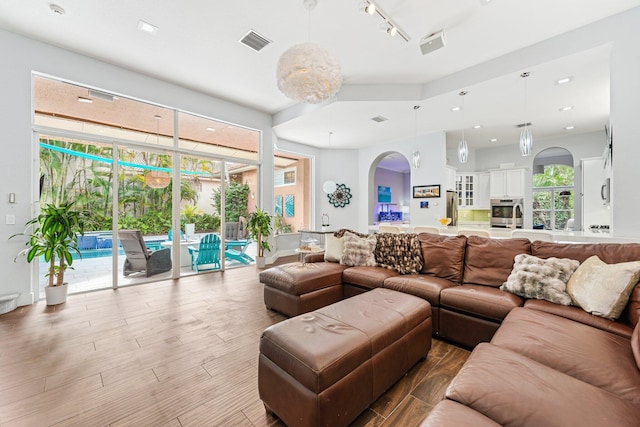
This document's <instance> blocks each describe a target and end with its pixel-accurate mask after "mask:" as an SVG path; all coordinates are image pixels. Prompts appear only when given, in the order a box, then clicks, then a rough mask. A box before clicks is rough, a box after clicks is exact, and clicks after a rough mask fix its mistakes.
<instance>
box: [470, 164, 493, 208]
mask: <svg viewBox="0 0 640 427" xmlns="http://www.w3.org/2000/svg"><path fill="white" fill-rule="evenodd" d="M490 181H491V178H490V174H489V172H482V173H479V174H478V178H477V183H476V192H475V196H474V199H473V207H474V208H476V209H491V198H490V197H489V193H490V188H489V186H490Z"/></svg>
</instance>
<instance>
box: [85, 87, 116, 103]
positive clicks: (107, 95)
mask: <svg viewBox="0 0 640 427" xmlns="http://www.w3.org/2000/svg"><path fill="white" fill-rule="evenodd" d="M89 96H90V97H92V98H97V99H103V100H105V101H109V102H113V95H111V94H110V93H104V92H100V91H97V90H93V89H89Z"/></svg>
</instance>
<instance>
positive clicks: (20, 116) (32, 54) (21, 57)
mask: <svg viewBox="0 0 640 427" xmlns="http://www.w3.org/2000/svg"><path fill="white" fill-rule="evenodd" d="M0 52H2V54H3V57H4V58H5V61H4V63H3V64H4V66H2V67H0V93H2V96H0V120H1V128H2V135H3V138H2V141H1V142H0V144H1V147H2V154H3V155H2V157H1V158H0V182H2V183H3V184H2V191H0V193H2V197H0V208H1V212H0V217H1V218H3V219H4V218H5V215H9V214H10V215H14V216H15V221H16V225H5V224H4V221H3V224H2V226H1V227H0V241H2V242H3V244H2V245H0V269H1V270H2V272H3V280H2V284H1V285H0V294H7V293H13V292H19V293H20V294H21V296H20V298H19V300H18V304H19V305H25V304H30V303H31V302H32V301H33V300H34V297H35V295H34V294H33V293H32V291H31V284H30V281H31V278H30V277H31V275H30V270H31V269H32V268H34V267H31V268H30V267H29V266H28V265H27V263H26V261H25V260H24V258H21V259H18V260H17V262H15V263H14V262H13V260H14V257H15V255H16V254H17V253H18V252H19V251H20V250H21V249H22V248H23V247H24V240H23V239H12V240H9V241H7V238H8V237H9V236H10V235H12V234H15V233H17V232H20V231H22V230H23V229H24V223H25V222H27V221H28V220H29V219H30V218H32V217H33V216H34V215H35V213H36V210H37V206H36V204H35V201H36V198H37V194H36V191H35V190H36V186H35V183H36V182H37V177H38V169H39V164H38V155H37V151H36V150H37V149H36V144H35V143H34V140H33V135H32V130H31V126H32V124H31V122H32V111H33V109H32V100H31V74H32V71H36V72H39V73H43V74H47V75H51V76H55V77H59V78H63V79H66V80H68V81H71V82H76V83H81V84H84V85H88V86H91V87H95V88H97V89H102V90H106V91H111V92H114V93H117V94H121V95H127V96H130V97H134V98H138V99H141V100H146V101H150V102H154V103H158V104H161V105H166V106H171V107H176V108H179V109H182V110H185V111H189V112H194V113H198V114H202V115H205V116H209V117H213V118H216V119H220V120H225V121H228V122H232V123H237V124H240V125H243V126H247V127H250V128H254V129H258V130H260V131H262V143H263V147H262V152H263V160H264V167H263V168H262V170H261V173H262V176H263V178H264V179H265V182H273V148H272V131H271V116H270V115H268V114H265V113H262V112H259V111H256V110H253V109H250V108H247V107H244V106H241V105H238V104H234V103H232V102H229V101H224V100H221V99H217V98H214V97H210V96H206V95H203V94H201V93H198V92H194V91H192V90H189V89H185V88H183V87H179V86H176V85H173V84H170V83H167V82H163V81H160V80H157V79H154V78H151V77H147V76H144V75H141V74H138V73H135V72H132V71H128V70H125V69H122V68H119V67H116V66H114V65H110V64H106V63H103V62H100V61H97V60H94V59H91V58H88V57H86V56H82V55H79V54H76V53H72V52H69V51H66V50H64V49H60V48H57V47H53V46H50V45H47V44H44V43H41V42H36V41H33V40H30V39H27V38H24V37H21V36H18V35H15V34H12V33H9V32H6V31H2V30H0ZM9 58H10V59H11V60H10V63H9ZM269 163H270V165H269ZM268 191H269V189H268V188H267V189H265V190H264V191H263V193H262V196H263V197H264V200H266V201H269V202H270V205H269V206H268V209H271V208H272V206H271V204H272V203H273V202H272V200H273V195H272V194H270V195H269V194H266V196H265V193H268ZM270 191H271V192H273V189H272V188H271V190H270ZM9 192H12V193H15V194H16V203H15V204H9V203H8V196H7V194H8V193H9Z"/></svg>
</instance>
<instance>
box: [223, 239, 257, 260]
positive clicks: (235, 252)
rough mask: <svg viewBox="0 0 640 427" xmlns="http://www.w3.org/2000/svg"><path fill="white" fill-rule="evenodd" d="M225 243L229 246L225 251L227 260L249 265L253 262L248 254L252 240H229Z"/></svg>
mask: <svg viewBox="0 0 640 427" xmlns="http://www.w3.org/2000/svg"><path fill="white" fill-rule="evenodd" d="M225 243H226V245H227V249H226V250H225V251H224V256H225V258H226V259H227V260H229V261H238V262H241V263H242V264H247V265H248V264H251V263H252V262H253V258H251V257H250V256H249V255H247V254H246V250H247V247H248V246H249V244H251V240H250V239H245V240H227V241H226V242H225ZM234 248H238V249H234Z"/></svg>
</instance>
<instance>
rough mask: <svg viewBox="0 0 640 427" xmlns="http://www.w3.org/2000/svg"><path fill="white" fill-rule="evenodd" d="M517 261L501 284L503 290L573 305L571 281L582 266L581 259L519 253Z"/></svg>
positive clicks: (527, 296)
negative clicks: (569, 288) (572, 276)
mask: <svg viewBox="0 0 640 427" xmlns="http://www.w3.org/2000/svg"><path fill="white" fill-rule="evenodd" d="M514 261H515V262H514V264H513V270H512V271H511V274H510V275H509V277H508V278H507V281H506V282H505V283H504V284H503V285H502V286H500V289H501V290H503V291H507V292H511V293H512V294H516V295H519V296H521V297H524V298H535V299H543V300H547V301H551V302H553V303H556V304H560V305H571V297H570V296H569V294H568V293H567V282H568V281H569V278H570V277H571V275H572V274H573V272H574V271H576V269H577V268H578V265H579V264H580V263H579V262H578V261H576V260H574V259H568V258H547V259H542V258H538V257H536V256H533V255H527V254H520V255H516V257H515V258H514Z"/></svg>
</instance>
